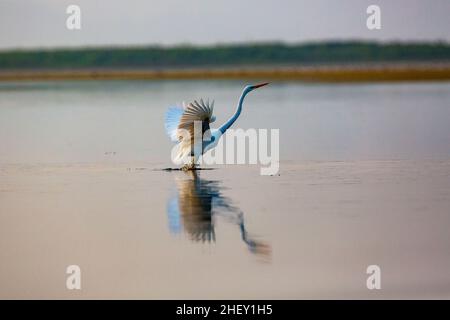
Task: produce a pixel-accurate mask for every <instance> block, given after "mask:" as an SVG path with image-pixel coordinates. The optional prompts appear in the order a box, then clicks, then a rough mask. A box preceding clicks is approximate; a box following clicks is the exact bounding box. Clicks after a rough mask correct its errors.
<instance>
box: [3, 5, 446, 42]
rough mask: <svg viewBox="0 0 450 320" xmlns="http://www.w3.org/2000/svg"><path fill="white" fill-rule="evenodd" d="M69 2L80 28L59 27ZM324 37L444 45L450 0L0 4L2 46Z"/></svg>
mask: <svg viewBox="0 0 450 320" xmlns="http://www.w3.org/2000/svg"><path fill="white" fill-rule="evenodd" d="M70 4H77V5H79V6H80V8H81V26H82V28H81V30H75V31H71V30H68V29H67V28H66V19H67V17H68V15H67V14H66V8H67V6H68V5H70ZM370 4H377V5H379V6H380V7H381V22H382V28H381V30H372V31H371V30H368V29H367V27H366V19H367V14H366V8H367V6H368V5H370ZM323 39H377V40H445V41H450V0H428V1H426V0H339V1H338V0H328V1H325V0H278V1H276V0H226V1H220V0H69V1H66V0H0V48H2V49H4V48H18V47H55V46H56V47H61V46H80V45H81V46H86V45H89V46H91V45H127V44H179V43H194V44H211V43H227V42H247V41H271V40H281V41H287V42H302V41H311V40H312V41H314V40H323Z"/></svg>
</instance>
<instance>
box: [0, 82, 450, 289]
mask: <svg viewBox="0 0 450 320" xmlns="http://www.w3.org/2000/svg"><path fill="white" fill-rule="evenodd" d="M243 85H245V83H241V82H235V81H164V82H158V81H143V82H140V81H111V82H59V83H49V82H47V83H46V82H27V83H25V82H24V83H0V221H1V227H0V238H1V240H0V259H1V261H2V264H1V266H0V297H3V298H16V297H29V298H380V297H384V298H386V297H387V298H391V297H406V298H408V297H412V298H415V297H449V298H450V272H449V271H448V270H450V254H449V252H450V251H449V249H450V233H448V229H449V227H450V217H449V214H448V213H449V212H450V126H449V123H450V122H449V121H450V83H445V82H444V83H415V84H412V83H402V84H352V85H349V84H339V85H336V84H333V85H327V84H301V83H296V82H280V83H272V84H271V85H270V86H268V87H265V88H263V89H260V90H257V91H255V92H252V93H251V94H250V95H249V96H248V98H247V99H246V102H245V105H244V110H243V113H242V115H241V117H240V119H239V120H238V121H237V122H236V124H235V126H236V128H237V127H240V128H244V129H247V128H266V129H270V128H278V129H280V159H281V164H280V172H279V174H278V175H274V176H271V177H270V176H261V175H260V174H259V167H258V166H255V165H221V166H219V165H218V166H215V167H214V168H211V170H203V171H199V172H197V173H196V174H194V173H184V172H180V171H172V172H167V171H162V170H161V169H162V168H165V167H169V166H172V164H171V163H170V151H171V147H172V145H171V143H170V141H169V140H168V138H167V137H166V135H165V132H164V127H163V118H164V112H165V110H166V108H167V106H169V105H173V104H176V103H179V102H182V101H186V102H187V101H189V100H190V99H194V98H200V97H203V98H210V99H215V101H216V103H215V112H216V116H217V124H216V125H217V126H218V125H219V124H220V123H221V122H222V121H225V120H226V119H227V117H229V116H230V115H231V114H232V112H233V111H234V107H235V104H236V100H237V98H238V97H239V94H240V91H241V89H242V87H243ZM71 264H77V265H79V266H80V267H81V269H82V290H81V291H77V292H74V291H68V290H66V288H65V279H66V274H65V268H66V267H67V266H68V265H71ZM371 264H377V265H379V266H380V267H381V269H382V272H383V273H382V274H383V278H382V279H383V284H382V288H383V289H382V290H380V291H377V292H374V291H369V290H367V288H366V277H367V274H366V268H367V266H368V265H371Z"/></svg>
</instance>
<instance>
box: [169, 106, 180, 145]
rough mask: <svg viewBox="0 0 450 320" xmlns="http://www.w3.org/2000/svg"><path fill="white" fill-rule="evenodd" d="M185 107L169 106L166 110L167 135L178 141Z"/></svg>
mask: <svg viewBox="0 0 450 320" xmlns="http://www.w3.org/2000/svg"><path fill="white" fill-rule="evenodd" d="M183 111H184V108H183V107H180V106H175V107H169V109H168V110H167V112H166V119H165V123H164V125H165V127H166V132H167V135H168V136H169V138H170V140H172V141H173V142H178V136H177V130H178V125H179V124H180V120H181V116H182V115H183Z"/></svg>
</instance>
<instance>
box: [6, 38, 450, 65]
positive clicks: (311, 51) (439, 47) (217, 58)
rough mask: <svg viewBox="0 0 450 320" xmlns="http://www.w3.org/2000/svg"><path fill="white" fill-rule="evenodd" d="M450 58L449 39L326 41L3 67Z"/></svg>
mask: <svg viewBox="0 0 450 320" xmlns="http://www.w3.org/2000/svg"><path fill="white" fill-rule="evenodd" d="M400 61H405V62H414V61H424V62H426V61H450V44H447V43H440V42H438V43H385V44H382V43H376V42H358V41H354V42H324V43H309V44H296V45H295V44H283V43H261V44H237V45H216V46H198V47H197V46H189V45H183V46H176V47H159V46H149V47H123V48H122V47H110V48H107V47H102V48H77V49H46V50H44V49H41V50H9V51H0V70H8V69H9V70H11V69H87V68H141V67H146V68H182V67H211V66H217V67H226V66H244V65H245V66H258V65H280V64H300V65H310V64H324V63H326V64H345V63H364V62H400Z"/></svg>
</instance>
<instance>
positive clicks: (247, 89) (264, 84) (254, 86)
mask: <svg viewBox="0 0 450 320" xmlns="http://www.w3.org/2000/svg"><path fill="white" fill-rule="evenodd" d="M268 84H269V83H268V82H264V83H260V84H254V85H248V86H246V87H245V89H244V91H245V92H246V93H249V92H250V91H253V90H255V89H258V88H261V87H264V86H266V85H268Z"/></svg>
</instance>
